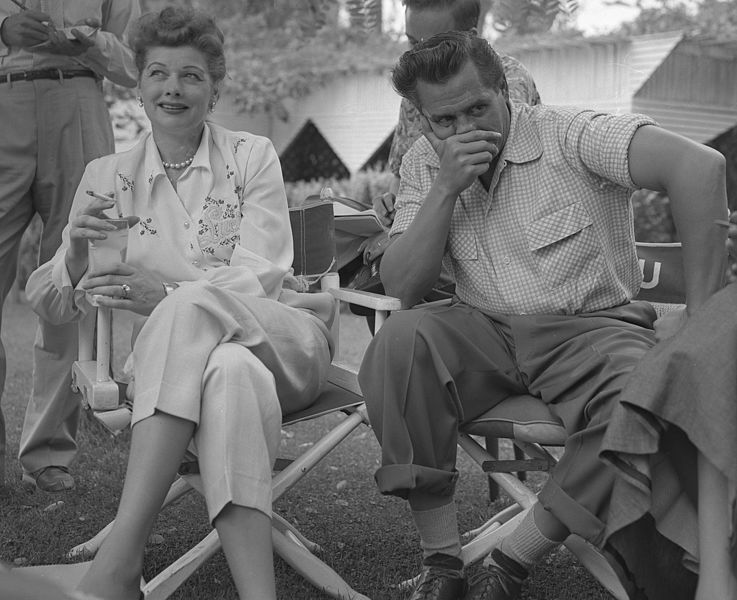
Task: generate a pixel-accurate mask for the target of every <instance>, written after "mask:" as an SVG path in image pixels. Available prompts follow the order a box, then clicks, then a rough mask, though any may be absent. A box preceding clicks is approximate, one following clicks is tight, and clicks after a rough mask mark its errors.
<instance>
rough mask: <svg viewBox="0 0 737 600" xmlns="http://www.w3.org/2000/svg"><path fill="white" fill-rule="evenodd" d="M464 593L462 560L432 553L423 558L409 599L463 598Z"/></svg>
mask: <svg viewBox="0 0 737 600" xmlns="http://www.w3.org/2000/svg"><path fill="white" fill-rule="evenodd" d="M465 593H466V580H465V578H464V577H463V562H462V561H461V560H460V559H458V558H455V557H452V556H447V557H446V556H445V555H440V554H433V555H432V556H430V557H428V558H427V559H426V560H425V562H424V565H423V567H422V573H421V574H420V580H419V581H418V582H417V586H416V587H415V591H414V592H413V594H412V595H411V596H410V600H463V595H464V594H465Z"/></svg>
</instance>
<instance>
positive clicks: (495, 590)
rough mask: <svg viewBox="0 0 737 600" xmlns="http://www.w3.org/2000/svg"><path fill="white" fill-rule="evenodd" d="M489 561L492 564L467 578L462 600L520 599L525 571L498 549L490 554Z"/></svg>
mask: <svg viewBox="0 0 737 600" xmlns="http://www.w3.org/2000/svg"><path fill="white" fill-rule="evenodd" d="M491 559H492V561H493V562H492V563H490V564H489V565H485V566H483V567H481V568H480V569H479V570H478V571H477V572H476V573H474V574H473V575H472V576H471V577H469V578H468V593H467V594H466V596H465V597H464V600H515V599H516V598H519V597H520V594H521V592H522V580H523V579H525V577H527V569H525V568H524V567H523V566H522V565H521V564H519V563H518V562H517V561H516V560H513V559H511V558H509V557H508V556H507V555H506V554H503V553H502V551H501V550H499V549H495V550H494V551H493V552H492V553H491Z"/></svg>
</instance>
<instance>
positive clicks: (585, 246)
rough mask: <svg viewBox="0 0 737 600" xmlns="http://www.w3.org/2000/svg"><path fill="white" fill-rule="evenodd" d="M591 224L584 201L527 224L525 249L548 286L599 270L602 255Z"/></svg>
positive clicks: (552, 286) (559, 284)
mask: <svg viewBox="0 0 737 600" xmlns="http://www.w3.org/2000/svg"><path fill="white" fill-rule="evenodd" d="M592 224H593V221H592V219H591V215H589V213H588V211H587V210H586V208H585V207H584V206H583V204H581V203H574V204H569V205H568V206H566V207H565V208H562V209H560V210H558V211H556V212H554V213H551V214H549V215H545V216H544V217H542V218H540V219H537V220H536V221H533V222H532V223H530V224H529V225H528V227H527V244H528V248H529V249H530V251H531V252H532V255H533V257H534V260H535V263H536V264H537V267H538V272H539V274H540V276H541V277H542V278H543V279H544V280H545V281H546V282H547V283H548V285H549V286H550V287H551V288H556V287H559V286H561V285H563V284H565V283H567V282H572V281H575V280H577V279H580V278H582V277H587V276H591V275H595V274H596V273H597V272H598V271H599V267H600V262H601V261H602V260H603V255H602V252H601V245H600V244H599V241H598V240H597V239H596V235H595V233H594V228H593V226H592Z"/></svg>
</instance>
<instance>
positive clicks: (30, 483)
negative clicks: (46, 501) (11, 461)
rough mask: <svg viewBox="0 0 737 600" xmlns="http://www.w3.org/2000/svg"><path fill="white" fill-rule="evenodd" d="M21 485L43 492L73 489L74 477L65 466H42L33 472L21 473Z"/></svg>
mask: <svg viewBox="0 0 737 600" xmlns="http://www.w3.org/2000/svg"><path fill="white" fill-rule="evenodd" d="M23 485H24V486H25V487H26V488H28V489H36V488H38V489H39V490H41V491H43V492H64V491H66V490H71V489H74V477H72V476H71V475H70V474H69V469H67V468H66V467H55V466H52V467H44V468H43V469H39V470H38V471H34V472H33V473H23Z"/></svg>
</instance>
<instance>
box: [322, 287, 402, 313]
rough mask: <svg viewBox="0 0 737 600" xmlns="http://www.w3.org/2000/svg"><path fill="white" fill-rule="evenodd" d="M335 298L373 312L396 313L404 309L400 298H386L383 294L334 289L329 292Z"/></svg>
mask: <svg viewBox="0 0 737 600" xmlns="http://www.w3.org/2000/svg"><path fill="white" fill-rule="evenodd" d="M328 291H329V292H330V293H331V294H332V295H333V296H334V297H335V298H337V299H338V300H341V301H343V302H349V303H350V304H357V305H358V306H363V307H364V308H371V309H373V310H385V311H394V310H399V309H400V308H402V302H401V301H400V300H399V298H394V297H392V296H384V295H382V294H374V293H373V292H363V291H359V290H349V289H347V288H332V289H329V290H328Z"/></svg>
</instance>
